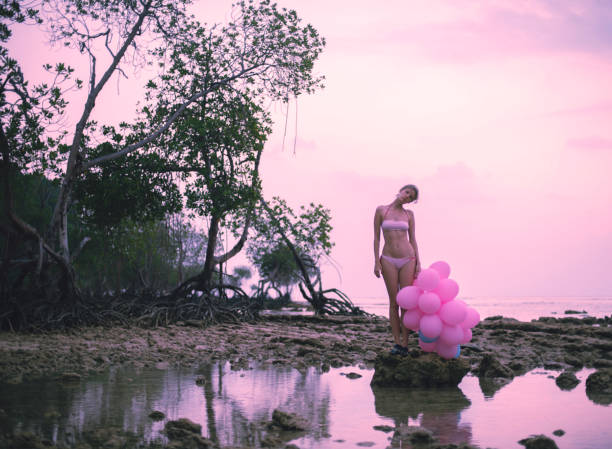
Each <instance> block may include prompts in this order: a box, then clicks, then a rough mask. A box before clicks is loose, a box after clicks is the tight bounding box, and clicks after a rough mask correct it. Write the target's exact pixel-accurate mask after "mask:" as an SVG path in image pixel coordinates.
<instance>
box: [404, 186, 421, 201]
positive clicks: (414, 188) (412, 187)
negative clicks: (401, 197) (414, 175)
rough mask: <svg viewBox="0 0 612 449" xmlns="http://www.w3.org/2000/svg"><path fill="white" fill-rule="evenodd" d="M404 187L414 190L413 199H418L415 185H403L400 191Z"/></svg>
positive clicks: (417, 190)
mask: <svg viewBox="0 0 612 449" xmlns="http://www.w3.org/2000/svg"><path fill="white" fill-rule="evenodd" d="M404 189H412V190H414V200H413V201H416V200H418V199H419V189H418V188H417V186H415V185H414V184H406V185H405V186H404V187H402V188H401V189H400V192H401V191H402V190H404Z"/></svg>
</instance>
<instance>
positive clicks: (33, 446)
mask: <svg viewBox="0 0 612 449" xmlns="http://www.w3.org/2000/svg"><path fill="white" fill-rule="evenodd" d="M0 442H1V440H0ZM6 443H7V447H8V448H10V449H48V447H49V445H47V444H45V443H44V442H43V441H42V440H41V439H40V438H39V437H38V436H36V435H34V434H33V433H29V432H24V433H20V434H17V435H15V436H14V437H13V438H12V439H10V440H9V441H8V442H6Z"/></svg>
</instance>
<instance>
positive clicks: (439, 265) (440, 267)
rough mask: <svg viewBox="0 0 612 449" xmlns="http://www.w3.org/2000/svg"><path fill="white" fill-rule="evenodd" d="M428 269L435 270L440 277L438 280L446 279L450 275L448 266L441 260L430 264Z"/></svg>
mask: <svg viewBox="0 0 612 449" xmlns="http://www.w3.org/2000/svg"><path fill="white" fill-rule="evenodd" d="M429 268H431V269H433V270H436V271H437V272H438V274H439V275H440V279H446V278H447V277H448V276H449V275H450V265H449V264H447V263H446V262H444V261H443V260H439V261H437V262H434V263H432V264H431V265H430V266H429Z"/></svg>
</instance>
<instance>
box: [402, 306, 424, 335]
mask: <svg viewBox="0 0 612 449" xmlns="http://www.w3.org/2000/svg"><path fill="white" fill-rule="evenodd" d="M422 316H423V314H422V313H421V311H420V310H419V309H412V310H407V311H406V312H404V318H402V322H403V323H404V326H406V327H407V328H408V329H410V330H413V331H415V332H416V331H418V330H419V324H420V322H421V317H422Z"/></svg>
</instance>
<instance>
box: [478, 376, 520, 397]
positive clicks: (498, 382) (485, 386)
mask: <svg viewBox="0 0 612 449" xmlns="http://www.w3.org/2000/svg"><path fill="white" fill-rule="evenodd" d="M510 382H512V379H507V378H505V377H479V378H478V385H479V386H480V390H481V391H482V394H483V395H484V396H485V397H486V398H492V397H493V396H494V395H495V393H497V392H498V391H499V390H500V389H501V388H502V387H503V386H505V385H508V384H509V383H510Z"/></svg>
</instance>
